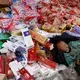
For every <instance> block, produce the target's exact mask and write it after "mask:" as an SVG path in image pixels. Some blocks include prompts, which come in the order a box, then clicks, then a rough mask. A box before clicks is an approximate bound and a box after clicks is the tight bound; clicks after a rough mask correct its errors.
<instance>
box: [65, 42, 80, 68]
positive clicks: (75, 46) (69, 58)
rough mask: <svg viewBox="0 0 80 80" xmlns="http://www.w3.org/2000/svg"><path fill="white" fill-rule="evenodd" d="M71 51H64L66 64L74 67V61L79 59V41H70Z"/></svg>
mask: <svg viewBox="0 0 80 80" xmlns="http://www.w3.org/2000/svg"><path fill="white" fill-rule="evenodd" d="M69 47H70V48H71V52H69V53H64V56H65V59H66V62H67V63H68V65H71V66H73V67H75V62H76V61H77V60H79V59H80V41H72V42H70V43H69Z"/></svg>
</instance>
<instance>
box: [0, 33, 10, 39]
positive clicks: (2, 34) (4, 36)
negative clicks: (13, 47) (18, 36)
mask: <svg viewBox="0 0 80 80" xmlns="http://www.w3.org/2000/svg"><path fill="white" fill-rule="evenodd" d="M9 37H10V34H8V33H6V34H4V33H0V40H8V39H9Z"/></svg>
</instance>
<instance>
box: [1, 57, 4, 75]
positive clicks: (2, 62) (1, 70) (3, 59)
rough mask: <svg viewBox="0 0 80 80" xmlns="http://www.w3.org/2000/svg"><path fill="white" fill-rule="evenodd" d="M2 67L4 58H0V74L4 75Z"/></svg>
mask: <svg viewBox="0 0 80 80" xmlns="http://www.w3.org/2000/svg"><path fill="white" fill-rule="evenodd" d="M4 65H5V59H4V56H0V73H3V74H4V72H5V71H4Z"/></svg>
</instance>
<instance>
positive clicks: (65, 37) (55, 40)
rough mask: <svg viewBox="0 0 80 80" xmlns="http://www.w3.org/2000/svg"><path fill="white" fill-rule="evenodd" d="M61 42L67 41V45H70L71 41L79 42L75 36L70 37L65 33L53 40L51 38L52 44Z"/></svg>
mask: <svg viewBox="0 0 80 80" xmlns="http://www.w3.org/2000/svg"><path fill="white" fill-rule="evenodd" d="M60 40H62V41H65V42H66V43H69V42H71V41H77V40H78V39H77V38H76V37H74V36H71V35H69V34H68V33H66V32H64V33H63V34H62V35H61V36H55V37H53V38H50V42H51V43H54V44H55V43H56V42H57V41H60Z"/></svg>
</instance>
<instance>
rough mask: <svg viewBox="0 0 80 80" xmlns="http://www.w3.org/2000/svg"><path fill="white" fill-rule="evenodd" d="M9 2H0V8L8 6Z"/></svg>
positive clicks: (4, 0)
mask: <svg viewBox="0 0 80 80" xmlns="http://www.w3.org/2000/svg"><path fill="white" fill-rule="evenodd" d="M9 5H10V3H9V0H0V7H5V6H9Z"/></svg>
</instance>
